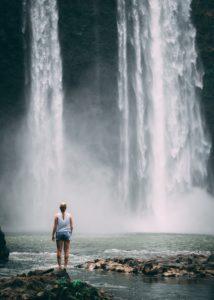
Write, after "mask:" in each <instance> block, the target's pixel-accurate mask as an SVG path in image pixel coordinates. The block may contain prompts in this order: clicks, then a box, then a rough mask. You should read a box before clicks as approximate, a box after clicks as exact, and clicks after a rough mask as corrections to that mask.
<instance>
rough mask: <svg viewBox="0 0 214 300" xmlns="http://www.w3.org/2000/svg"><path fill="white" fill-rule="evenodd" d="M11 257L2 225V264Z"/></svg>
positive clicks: (0, 258)
mask: <svg viewBox="0 0 214 300" xmlns="http://www.w3.org/2000/svg"><path fill="white" fill-rule="evenodd" d="M8 259H9V249H8V248H7V245H6V240H5V235H4V232H3V231H2V230H1V227H0V266H2V265H4V264H5V263H6V262H7V261H8Z"/></svg>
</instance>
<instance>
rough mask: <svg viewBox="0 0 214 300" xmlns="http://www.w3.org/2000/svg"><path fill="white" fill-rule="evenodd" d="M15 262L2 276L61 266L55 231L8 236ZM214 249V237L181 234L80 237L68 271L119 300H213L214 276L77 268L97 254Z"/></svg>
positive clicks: (73, 247) (75, 239) (75, 241)
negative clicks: (175, 276)
mask: <svg viewBox="0 0 214 300" xmlns="http://www.w3.org/2000/svg"><path fill="white" fill-rule="evenodd" d="M7 244H8V247H9V248H10V251H11V254H10V261H9V263H8V264H7V266H6V267H5V268H1V269H0V274H1V276H9V275H15V274H17V273H23V272H28V271H29V270H31V269H35V268H51V267H56V254H55V243H54V242H52V241H51V235H50V234H47V233H46V234H44V233H42V234H38V233H35V234H32V233H31V234H30V233H29V234H27V233H25V234H22V233H16V234H12V233H10V234H8V235H7ZM213 249H214V236H211V235H191V234H189V235H182V234H151V233H144V234H141V233H136V234H114V235H87V236H86V235H80V234H78V235H75V234H74V236H73V239H72V243H71V256H70V266H69V268H68V272H69V274H70V275H71V277H72V278H73V279H77V278H78V279H82V280H86V281H87V282H89V283H91V284H93V285H95V286H97V287H103V288H104V289H105V290H106V291H108V292H110V293H112V294H113V295H114V297H115V299H134V300H135V299H136V300H138V299H213V297H214V285H213V281H212V280H205V279H197V280H196V279H195V280H186V279H185V280H184V279H173V278H171V279H154V278H146V279H143V278H142V277H140V276H136V275H130V274H114V273H110V272H109V273H106V272H104V271H91V272H90V271H86V270H79V269H76V268H75V267H74V266H75V265H77V264H78V263H81V262H84V261H87V260H90V259H94V258H97V257H115V256H123V257H139V258H150V257H155V256H157V255H161V256H170V255H175V254H178V253H183V254H184V253H186V254H188V253H202V254H203V253H204V254H209V253H210V252H212V251H213Z"/></svg>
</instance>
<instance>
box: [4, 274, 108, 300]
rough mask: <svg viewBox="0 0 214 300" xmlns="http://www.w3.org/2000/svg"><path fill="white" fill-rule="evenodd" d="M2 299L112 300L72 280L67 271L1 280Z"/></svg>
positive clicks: (91, 287)
mask: <svg viewBox="0 0 214 300" xmlns="http://www.w3.org/2000/svg"><path fill="white" fill-rule="evenodd" d="M0 299H17V300H18V299H23V300H28V299H29V300H30V299H35V300H36V299H38V300H39V299H40V300H47V299H49V300H56V299H59V300H110V299H112V297H111V296H110V295H107V294H106V293H105V292H104V291H103V290H102V289H97V288H95V287H93V286H92V285H89V284H88V283H86V282H83V281H81V280H71V279H70V277H69V275H68V273H67V272H66V270H61V271H56V270H54V269H48V270H35V271H30V272H29V273H28V274H20V275H17V276H13V277H10V278H2V279H1V278H0Z"/></svg>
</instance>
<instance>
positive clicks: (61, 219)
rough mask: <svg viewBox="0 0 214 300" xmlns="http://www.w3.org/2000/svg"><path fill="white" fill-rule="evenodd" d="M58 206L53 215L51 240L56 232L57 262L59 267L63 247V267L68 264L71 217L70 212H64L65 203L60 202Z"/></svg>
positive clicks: (71, 228)
mask: <svg viewBox="0 0 214 300" xmlns="http://www.w3.org/2000/svg"><path fill="white" fill-rule="evenodd" d="M59 208H60V212H59V213H58V214H56V215H55V217H54V225H53V232H52V241H54V240H55V233H56V246H57V263H58V266H59V269H61V257H62V249H64V267H65V268H67V265H68V258H69V252H70V239H71V234H72V230H73V219H72V216H71V214H69V213H67V212H66V208H67V205H66V203H61V204H60V207H59Z"/></svg>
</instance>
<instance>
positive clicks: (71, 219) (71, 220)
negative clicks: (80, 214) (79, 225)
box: [70, 215, 74, 232]
mask: <svg viewBox="0 0 214 300" xmlns="http://www.w3.org/2000/svg"><path fill="white" fill-rule="evenodd" d="M70 227H71V232H72V230H73V227H74V222H73V218H72V216H71V215H70Z"/></svg>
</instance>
